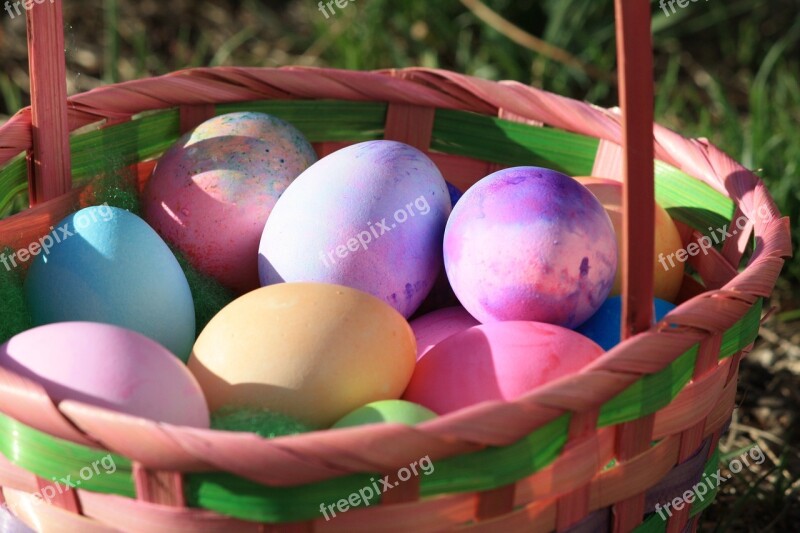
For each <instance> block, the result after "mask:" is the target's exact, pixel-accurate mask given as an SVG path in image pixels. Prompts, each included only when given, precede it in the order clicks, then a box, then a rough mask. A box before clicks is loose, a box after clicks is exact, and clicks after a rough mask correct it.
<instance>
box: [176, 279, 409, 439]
mask: <svg viewBox="0 0 800 533" xmlns="http://www.w3.org/2000/svg"><path fill="white" fill-rule="evenodd" d="M415 351H416V344H415V341H414V334H413V332H412V331H411V327H410V326H409V325H408V322H406V320H405V319H404V318H403V317H402V315H400V314H399V313H398V312H397V311H395V310H394V309H393V308H392V307H391V306H390V305H389V304H387V303H385V302H383V301H381V300H379V299H378V298H376V297H374V296H371V295H369V294H367V293H365V292H361V291H359V290H356V289H351V288H348V287H344V286H340V285H331V284H325V283H315V282H299V283H280V284H276V285H271V286H268V287H264V288H261V289H257V290H255V291H252V292H250V293H248V294H245V295H244V296H241V297H240V298H238V299H236V300H234V301H233V302H232V303H231V304H229V305H228V306H227V307H225V308H224V309H223V310H222V311H220V312H219V314H217V316H215V317H214V318H213V319H212V320H211V322H210V323H209V324H208V326H206V328H205V329H204V330H203V332H202V333H201V334H200V337H199V338H198V339H197V343H196V344H195V347H194V350H193V352H192V355H191V357H190V359H189V369H190V370H191V371H192V372H193V373H194V375H195V376H196V377H197V380H198V381H199V382H200V386H201V387H202V388H203V391H204V392H205V394H206V397H207V398H208V402H209V405H210V407H211V410H212V411H214V410H216V409H218V408H220V407H222V406H229V407H230V406H239V407H250V408H262V409H269V410H271V411H275V412H278V413H283V414H286V415H289V416H293V417H295V418H297V419H298V420H300V421H302V422H305V423H307V424H311V425H314V426H318V427H327V426H330V425H331V424H333V423H334V422H336V421H337V420H338V419H340V418H341V417H343V416H344V415H346V414H347V413H349V412H351V411H353V410H354V409H356V408H358V407H361V406H362V405H366V404H368V403H370V402H374V401H378V400H389V399H397V398H399V397H400V396H401V395H402V393H403V390H404V389H405V387H406V385H407V384H408V380H409V379H410V377H411V373H412V371H413V369H414V363H415Z"/></svg>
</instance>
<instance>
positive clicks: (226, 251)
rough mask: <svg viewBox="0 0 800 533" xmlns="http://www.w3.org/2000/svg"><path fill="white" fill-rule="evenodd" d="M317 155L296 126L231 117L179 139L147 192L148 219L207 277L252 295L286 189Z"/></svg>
mask: <svg viewBox="0 0 800 533" xmlns="http://www.w3.org/2000/svg"><path fill="white" fill-rule="evenodd" d="M314 161H316V154H315V153H314V150H313V148H312V147H311V145H310V144H309V142H308V141H307V140H306V139H305V137H303V135H302V134H301V133H300V132H299V131H298V130H297V129H296V128H295V127H294V126H292V125H291V124H289V123H287V122H284V121H282V120H280V119H278V118H275V117H272V116H270V115H266V114H263V113H229V114H226V115H220V116H218V117H215V118H212V119H210V120H207V121H206V122H204V123H203V124H201V125H199V126H198V127H197V128H195V129H194V130H193V131H192V132H190V133H187V134H186V135H184V136H183V137H181V138H180V139H179V140H178V142H176V143H175V145H173V146H172V148H170V149H169V150H168V151H167V152H166V153H165V154H164V155H163V156H162V157H161V159H160V160H159V161H158V165H157V166H156V168H155V170H154V171H153V176H152V177H151V178H150V181H149V182H148V184H147V187H146V189H145V191H144V194H143V195H142V206H143V210H144V218H145V219H146V220H147V222H148V223H149V224H150V225H151V226H153V228H155V230H156V231H158V233H159V234H161V236H162V237H164V239H165V240H167V241H169V242H170V243H172V244H174V245H175V246H177V247H178V249H180V251H181V252H183V253H184V254H185V255H186V256H187V258H188V259H189V262H190V263H191V264H192V265H193V266H194V267H195V268H197V269H198V270H200V271H201V272H203V273H205V274H207V275H209V276H212V277H214V278H215V279H217V280H218V281H219V282H220V283H222V284H223V285H225V286H227V287H229V288H231V289H234V290H236V291H237V292H246V291H248V290H252V289H256V288H258V286H259V283H258V261H257V259H256V258H257V256H258V244H259V241H260V239H261V233H262V231H263V230H264V224H265V223H266V222H267V218H268V217H269V214H270V213H271V212H272V208H273V207H274V206H275V203H276V202H277V201H278V198H279V197H280V196H281V194H283V191H284V190H286V188H287V187H288V186H289V184H290V183H291V182H292V180H294V179H295V178H296V177H297V176H299V175H300V173H301V172H303V171H304V170H305V169H306V168H308V166H309V165H311V164H312V163H313V162H314Z"/></svg>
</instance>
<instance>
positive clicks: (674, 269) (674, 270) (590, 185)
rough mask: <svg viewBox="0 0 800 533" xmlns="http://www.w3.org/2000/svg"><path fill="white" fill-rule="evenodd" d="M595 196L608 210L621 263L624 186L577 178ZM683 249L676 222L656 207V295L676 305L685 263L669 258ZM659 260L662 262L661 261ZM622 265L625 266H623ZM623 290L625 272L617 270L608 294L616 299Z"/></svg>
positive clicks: (654, 280) (611, 182)
mask: <svg viewBox="0 0 800 533" xmlns="http://www.w3.org/2000/svg"><path fill="white" fill-rule="evenodd" d="M575 179H577V180H578V181H579V182H580V183H581V184H582V185H583V186H585V187H586V188H587V189H589V190H590V191H591V192H592V194H594V195H595V196H596V197H597V199H598V200H600V203H601V204H603V207H605V209H606V212H607V213H608V216H609V217H610V218H611V223H612V224H613V225H614V233H615V234H616V237H617V243H618V244H619V259H618V260H619V261H622V240H621V239H622V183H621V182H619V181H615V180H610V179H605V178H575ZM682 248H683V243H682V241H681V235H680V233H678V228H677V226H675V222H673V220H672V219H671V218H670V216H669V214H667V211H666V210H665V209H664V208H663V207H661V206H660V205H658V204H656V220H655V251H654V255H653V276H654V277H653V294H654V295H655V297H656V298H661V299H663V300H667V301H669V302H674V301H675V299H676V298H677V296H678V291H680V289H681V284H682V283H683V270H684V264H683V263H681V262H680V261H674V263H673V265H670V264H669V263H668V262H667V260H666V259H664V258H667V257H669V256H670V254H674V253H676V252H677V251H678V250H680V249H682ZM659 257H660V258H661V260H660V261H659ZM620 264H622V263H620ZM621 291H622V269H621V268H619V269H617V275H616V277H615V278H614V286H613V287H612V289H611V292H610V293H609V294H610V296H616V295H618V294H620V292H621Z"/></svg>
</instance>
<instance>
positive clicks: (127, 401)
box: [0, 322, 209, 428]
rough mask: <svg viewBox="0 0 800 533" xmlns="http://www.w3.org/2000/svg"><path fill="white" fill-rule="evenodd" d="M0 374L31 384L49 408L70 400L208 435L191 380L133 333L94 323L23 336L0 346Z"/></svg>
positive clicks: (205, 414) (166, 354) (41, 329)
mask: <svg viewBox="0 0 800 533" xmlns="http://www.w3.org/2000/svg"><path fill="white" fill-rule="evenodd" d="M0 366H2V367H3V368H6V369H8V370H10V371H12V372H14V373H16V374H19V375H21V376H22V377H25V378H28V379H30V380H31V381H35V382H36V383H39V384H40V385H41V386H42V387H44V389H45V390H46V391H47V393H48V394H49V395H50V397H51V398H52V399H53V400H54V401H55V402H61V401H63V400H75V401H79V402H83V403H86V404H89V405H94V406H97V407H103V408H107V409H112V410H114V411H119V412H121V413H126V414H129V415H134V416H139V417H142V418H147V419H150V420H155V421H157V422H166V423H169V424H176V425H183V426H192V427H199V428H208V425H209V414H208V407H207V406H206V401H205V398H204V397H203V393H202V391H201V390H200V386H199V385H198V383H197V381H196V380H195V378H194V376H192V374H191V372H189V370H188V369H187V368H186V366H184V365H183V363H181V362H180V361H178V360H177V359H176V358H175V356H174V355H172V354H171V353H170V352H168V351H167V349H166V348H164V347H163V346H161V345H160V344H158V343H157V342H155V341H154V340H152V339H149V338H147V337H145V336H144V335H141V334H139V333H136V332H135V331H131V330H129V329H125V328H121V327H118V326H112V325H109V324H99V323H95V322H59V323H57V324H48V325H46V326H40V327H37V328H33V329H30V330H28V331H25V332H23V333H20V334H19V335H16V336H15V337H13V338H11V340H9V341H8V342H7V343H6V344H4V345H2V346H0Z"/></svg>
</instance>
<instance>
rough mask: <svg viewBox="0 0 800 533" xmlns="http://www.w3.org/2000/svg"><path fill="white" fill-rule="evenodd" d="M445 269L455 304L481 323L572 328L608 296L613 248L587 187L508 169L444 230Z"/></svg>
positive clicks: (463, 204)
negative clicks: (517, 322)
mask: <svg viewBox="0 0 800 533" xmlns="http://www.w3.org/2000/svg"><path fill="white" fill-rule="evenodd" d="M444 264H445V269H446V271H447V277H448V279H449V280H450V284H451V285H452V287H453V290H454V291H455V293H456V296H458V300H459V301H460V302H461V304H462V305H463V306H464V308H465V309H466V310H467V311H469V313H470V314H471V315H472V316H474V317H475V318H477V319H478V320H479V321H480V322H482V323H484V324H486V323H488V322H495V321H500V320H534V321H537V322H548V323H550V324H557V325H560V326H565V327H568V328H574V327H576V326H579V325H580V324H581V323H583V322H584V321H585V320H586V319H587V318H589V317H590V316H592V314H594V312H595V311H596V310H597V309H598V307H600V305H601V304H602V303H603V302H604V301H605V299H606V296H607V295H608V293H609V291H610V290H611V287H612V285H613V283H614V274H615V273H616V270H617V242H616V237H615V236H614V228H613V226H612V225H611V220H610V219H609V218H608V214H606V211H605V209H604V208H603V206H602V205H601V204H600V202H599V201H598V200H597V198H595V197H594V195H593V194H592V193H591V192H589V190H588V189H587V188H586V187H584V186H583V185H581V184H580V183H578V182H577V181H576V180H574V179H572V178H570V177H569V176H565V175H564V174H561V173H560V172H556V171H554V170H548V169H544V168H537V167H515V168H509V169H506V170H501V171H499V172H495V173H494V174H490V175H489V176H486V177H485V178H483V179H482V180H480V181H479V182H478V183H476V184H475V185H473V186H472V187H470V188H469V189H468V190H467V192H466V193H464V196H463V197H462V198H461V200H460V201H459V202H458V204H456V206H455V208H454V209H453V212H452V214H451V215H450V218H449V220H448V222H447V228H446V229H445V235H444Z"/></svg>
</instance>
